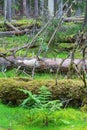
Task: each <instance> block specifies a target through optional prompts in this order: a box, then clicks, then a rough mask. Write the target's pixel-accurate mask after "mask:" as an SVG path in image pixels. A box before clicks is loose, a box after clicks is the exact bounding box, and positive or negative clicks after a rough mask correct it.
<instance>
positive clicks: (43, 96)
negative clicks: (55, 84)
mask: <svg viewBox="0 0 87 130" xmlns="http://www.w3.org/2000/svg"><path fill="white" fill-rule="evenodd" d="M38 94H39V95H38V99H39V100H40V102H41V104H42V105H44V104H46V103H47V102H48V101H50V99H51V95H52V93H51V92H50V91H49V89H48V88H47V87H46V86H42V87H41V88H40V91H39V93H38Z"/></svg>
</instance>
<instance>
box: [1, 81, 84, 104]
mask: <svg viewBox="0 0 87 130" xmlns="http://www.w3.org/2000/svg"><path fill="white" fill-rule="evenodd" d="M43 85H45V86H47V87H48V88H49V90H50V91H51V92H52V99H59V100H61V101H64V102H65V103H66V102H68V101H69V102H68V105H69V104H70V105H74V106H81V105H82V103H84V104H85V103H86V102H87V100H86V99H87V90H86V88H84V84H83V82H82V81H80V80H59V81H58V84H57V85H56V84H55V80H45V81H44V80H30V79H26V78H13V79H12V78H7V79H0V98H1V100H2V101H5V102H6V103H9V102H13V103H17V104H19V102H20V101H21V100H23V99H25V98H26V97H27V95H25V94H24V93H23V92H21V91H19V88H21V89H26V90H29V91H32V92H33V93H34V94H35V93H38V91H39V88H40V87H41V86H43Z"/></svg>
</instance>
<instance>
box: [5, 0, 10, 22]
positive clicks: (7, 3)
mask: <svg viewBox="0 0 87 130" xmlns="http://www.w3.org/2000/svg"><path fill="white" fill-rule="evenodd" d="M11 7H12V0H4V8H5V20H8V21H11V19H12V9H11Z"/></svg>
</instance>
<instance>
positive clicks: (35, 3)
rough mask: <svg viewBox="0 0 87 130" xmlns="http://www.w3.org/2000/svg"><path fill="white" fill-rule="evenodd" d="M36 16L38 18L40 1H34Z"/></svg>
mask: <svg viewBox="0 0 87 130" xmlns="http://www.w3.org/2000/svg"><path fill="white" fill-rule="evenodd" d="M34 16H35V17H38V0H34Z"/></svg>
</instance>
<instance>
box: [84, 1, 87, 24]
mask: <svg viewBox="0 0 87 130" xmlns="http://www.w3.org/2000/svg"><path fill="white" fill-rule="evenodd" d="M84 26H87V0H85V19H84Z"/></svg>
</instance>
